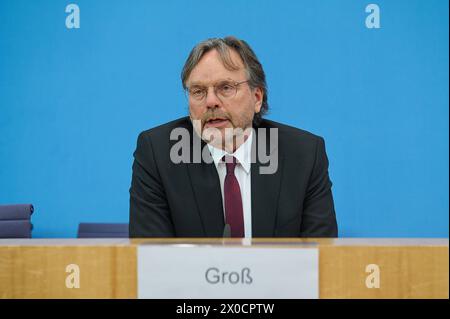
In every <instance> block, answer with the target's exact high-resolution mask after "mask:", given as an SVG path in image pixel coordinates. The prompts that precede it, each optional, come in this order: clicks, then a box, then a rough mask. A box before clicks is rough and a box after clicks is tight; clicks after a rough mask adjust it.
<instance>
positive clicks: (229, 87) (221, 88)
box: [220, 84, 234, 93]
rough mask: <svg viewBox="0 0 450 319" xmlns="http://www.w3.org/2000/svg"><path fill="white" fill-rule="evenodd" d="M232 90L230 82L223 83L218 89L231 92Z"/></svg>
mask: <svg viewBox="0 0 450 319" xmlns="http://www.w3.org/2000/svg"><path fill="white" fill-rule="evenodd" d="M233 90H234V87H233V86H232V85H231V84H223V85H221V86H220V91H221V92H223V93H231V92H233Z"/></svg>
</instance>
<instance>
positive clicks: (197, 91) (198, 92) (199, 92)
mask: <svg viewBox="0 0 450 319" xmlns="http://www.w3.org/2000/svg"><path fill="white" fill-rule="evenodd" d="M191 94H192V95H193V96H201V95H202V94H203V90H202V89H192V90H191Z"/></svg>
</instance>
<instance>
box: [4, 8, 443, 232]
mask: <svg viewBox="0 0 450 319" xmlns="http://www.w3.org/2000/svg"><path fill="white" fill-rule="evenodd" d="M69 3H71V2H70V1H55V0H48V1H17V0H11V1H5V0H0V204H8V203H33V204H34V206H35V214H34V215H33V218H32V220H33V223H34V226H35V228H34V231H33V237H74V236H75V235H76V230H77V225H78V223H79V222H81V221H83V222H128V207H129V204H128V200H129V193H128V190H129V186H130V180H131V165H132V160H133V157H132V153H133V151H134V149H135V146H136V139H137V136H138V133H139V132H141V131H142V130H145V129H148V128H150V127H153V126H156V125H159V124H162V123H165V122H168V121H170V120H173V119H175V118H178V117H181V116H184V115H186V114H187V111H188V110H187V103H186V100H185V97H184V95H183V92H182V89H181V83H180V71H181V68H182V66H183V64H184V61H185V59H186V57H187V55H188V53H189V51H190V49H191V48H192V47H193V46H194V45H195V44H196V43H197V42H199V41H201V40H203V39H205V38H209V37H222V36H226V35H230V34H231V35H235V36H237V37H239V38H242V39H245V40H246V41H247V42H248V43H249V44H250V45H251V46H252V47H253V49H254V50H255V52H256V53H257V55H258V57H259V58H260V60H261V62H262V64H263V66H264V68H265V71H266V76H267V81H268V85H269V104H270V114H269V115H268V118H270V119H273V120H276V121H280V122H284V123H287V124H290V125H293V126H297V127H300V128H303V129H306V130H309V131H311V132H313V133H315V134H318V135H321V136H323V137H324V138H325V141H326V146H327V152H328V156H329V159H330V176H331V179H332V181H333V183H334V186H333V192H334V198H335V206H336V212H337V217H338V224H339V230H340V236H342V237H448V229H449V224H448V222H449V220H448V216H449V214H448V209H449V200H448V198H449V196H448V191H449V179H448V177H449V171H448V168H449V158H448V155H449V152H448V151H449V149H448V129H449V126H448V111H449V91H448V85H449V76H448V56H449V46H448V1H445V0H442V1H438V0H434V1H425V0H421V1H412V0H407V1H398V0H397V1H376V2H375V3H377V4H378V5H379V6H380V9H381V28H380V29H367V28H366V26H365V19H366V16H367V15H368V13H366V12H365V7H366V5H368V4H369V3H371V2H370V1H339V0H336V1H331V0H328V1H313V0H309V1H268V0H266V1H260V0H258V1H257V0H253V1H250V0H247V1H243V0H241V1H238V0H235V1H231V0H230V1H222V2H217V3H216V2H212V1H206V0H204V1H203V0H202V1H199V0H197V1H188V0H169V1H124V0H123V1H111V0H107V1H99V0H96V1H82V0H80V1H72V3H76V4H78V5H79V7H80V14H81V28H80V29H67V28H66V26H65V19H66V16H67V15H68V14H67V13H65V7H66V5H68V4H69Z"/></svg>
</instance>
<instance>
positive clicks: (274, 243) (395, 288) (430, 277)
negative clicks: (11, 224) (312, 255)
mask: <svg viewBox="0 0 450 319" xmlns="http://www.w3.org/2000/svg"><path fill="white" fill-rule="evenodd" d="M180 243H189V244H197V245H206V244H207V245H219V246H223V245H228V246H232V247H236V246H242V247H243V248H245V247H249V246H250V247H252V246H257V247H271V248H273V247H298V246H299V245H305V244H308V246H311V245H313V246H317V247H318V249H319V278H320V279H319V294H320V298H448V297H449V253H448V252H449V246H448V244H449V240H448V239H360V238H358V239H356V238H352V239H341V238H340V239H314V238H310V239H299V238H295V239H290V238H289V239H274V238H267V239H263V238H260V239H252V240H239V239H222V238H219V239H214V238H210V239H2V240H0V298H136V297H137V247H138V246H139V245H142V244H150V245H161V244H163V245H167V244H169V245H170V244H180ZM274 263H275V265H276V261H274ZM69 265H77V266H78V267H79V276H80V287H79V288H76V289H69V288H67V286H66V279H67V277H68V275H69V274H70V269H71V268H70V266H69ZM369 265H375V266H369ZM68 266H69V268H68ZM373 267H378V270H379V274H380V277H379V278H380V286H379V288H376V287H373V286H372V288H368V287H367V277H368V276H369V275H370V273H369V272H367V271H373V270H374V268H373ZM67 271H69V272H67Z"/></svg>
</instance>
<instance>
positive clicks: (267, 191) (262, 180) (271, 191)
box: [251, 128, 283, 237]
mask: <svg viewBox="0 0 450 319" xmlns="http://www.w3.org/2000/svg"><path fill="white" fill-rule="evenodd" d="M266 131H267V133H269V134H270V131H269V129H268V128H267V129H266ZM255 133H256V136H257V138H256V139H255V140H254V145H253V146H252V147H253V148H254V149H253V151H252V166H251V178H252V180H251V185H252V190H251V192H252V237H273V236H274V233H275V223H276V216H277V210H278V197H279V192H280V188H281V179H282V171H283V157H282V154H280V153H279V150H278V145H276V144H274V143H269V141H270V138H267V139H266V150H269V154H273V155H276V153H278V169H277V170H276V172H275V173H273V174H261V173H260V167H261V166H268V163H265V164H262V163H261V162H260V159H259V156H255V155H257V154H258V148H259V138H260V135H259V134H261V133H258V130H255ZM262 134H265V133H262ZM266 153H267V152H266Z"/></svg>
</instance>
